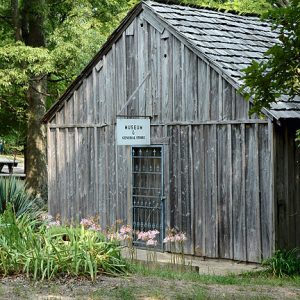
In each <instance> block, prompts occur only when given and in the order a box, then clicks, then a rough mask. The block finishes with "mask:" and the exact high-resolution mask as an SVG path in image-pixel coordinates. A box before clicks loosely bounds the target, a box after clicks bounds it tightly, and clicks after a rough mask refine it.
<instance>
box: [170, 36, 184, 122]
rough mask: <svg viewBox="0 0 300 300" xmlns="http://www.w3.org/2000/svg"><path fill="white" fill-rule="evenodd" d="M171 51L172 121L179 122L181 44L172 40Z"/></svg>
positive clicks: (180, 106) (180, 105)
mask: <svg viewBox="0 0 300 300" xmlns="http://www.w3.org/2000/svg"><path fill="white" fill-rule="evenodd" d="M172 50H173V68H172V70H173V72H172V78H173V119H174V120H175V121H179V120H181V110H182V83H181V82H182V78H183V77H182V57H181V43H180V42H179V41H178V40H177V39H176V38H174V39H173V40H172Z"/></svg>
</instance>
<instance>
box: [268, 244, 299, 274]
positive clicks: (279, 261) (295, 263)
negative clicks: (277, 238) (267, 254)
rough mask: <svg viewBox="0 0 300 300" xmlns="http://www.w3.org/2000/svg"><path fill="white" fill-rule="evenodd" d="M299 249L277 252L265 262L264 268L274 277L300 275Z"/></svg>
mask: <svg viewBox="0 0 300 300" xmlns="http://www.w3.org/2000/svg"><path fill="white" fill-rule="evenodd" d="M299 254H300V253H299V249H297V248H295V249H292V250H288V251H287V250H277V251H276V252H275V253H274V255H273V256H272V257H271V258H269V259H267V260H265V261H264V262H263V266H265V267H267V269H268V271H269V272H271V273H272V274H273V275H274V276H278V277H284V276H294V275H300V257H299Z"/></svg>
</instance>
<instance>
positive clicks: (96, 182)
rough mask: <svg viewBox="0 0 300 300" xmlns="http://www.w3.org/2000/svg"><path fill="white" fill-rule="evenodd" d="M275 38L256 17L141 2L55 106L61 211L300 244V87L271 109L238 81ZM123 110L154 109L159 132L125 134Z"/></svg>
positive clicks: (245, 246) (53, 182)
mask: <svg viewBox="0 0 300 300" xmlns="http://www.w3.org/2000/svg"><path fill="white" fill-rule="evenodd" d="M275 42H276V34H275V33H273V32H272V31H271V29H270V26H269V25H268V24H266V23H262V22H261V21H260V20H259V18H257V17H254V16H241V15H237V14H232V13H225V12H218V11H213V10H208V9H201V8H192V7H187V6H179V5H171V4H163V3H156V2H152V1H144V2H141V3H140V4H138V5H137V6H136V7H135V8H134V9H133V10H132V11H131V12H129V14H128V15H127V16H126V18H125V19H124V20H123V21H122V23H121V24H120V26H119V27H118V28H117V29H116V30H115V31H114V32H113V34H112V35H111V36H110V38H109V39H108V41H107V42H106V43H105V45H104V46H103V47H102V49H101V50H100V51H99V53H98V54H97V55H96V56H95V57H94V59H93V60H92V61H91V62H90V63H89V64H88V66H87V67H86V68H85V69H84V70H83V71H82V73H81V74H80V75H79V76H78V78H77V79H76V80H75V81H74V82H73V83H72V84H71V86H70V87H69V88H68V90H67V91H66V92H65V94H64V95H63V96H62V97H61V98H60V99H59V100H58V101H57V103H55V104H54V106H53V107H52V108H51V109H50V110H49V111H48V112H47V114H46V115H45V117H44V122H46V123H47V126H48V169H49V179H48V182H49V189H48V191H49V193H48V197H49V211H50V214H52V215H56V214H60V215H61V217H62V218H63V219H80V218H82V217H87V216H92V215H96V214H98V215H99V216H100V222H101V225H102V226H103V227H104V226H106V225H111V224H114V222H115V221H116V220H117V219H122V220H124V222H127V223H129V224H131V225H132V226H133V227H134V229H135V230H149V229H154V228H157V229H158V230H159V231H160V232H161V238H162V237H163V236H164V235H165V233H166V230H167V228H173V227H175V228H177V229H178V230H181V231H184V232H186V233H187V237H188V241H187V242H186V246H185V252H186V253H187V254H192V255H198V256H205V257H212V258H227V259H234V260H241V261H251V262H260V261H261V260H262V259H264V258H266V257H269V256H270V255H271V254H272V252H273V251H274V249H275V248H290V247H296V246H300V162H299V161H300V151H299V148H297V145H296V143H295V130H296V129H297V128H300V122H299V119H300V100H299V99H298V100H297V99H295V101H293V102H288V101H287V99H285V98H283V99H282V101H280V102H278V103H276V104H274V105H273V106H272V108H271V109H268V110H267V109H265V110H264V111H263V113H264V115H265V118H264V119H262V118H258V117H257V116H252V117H249V115H248V110H249V105H251V104H249V102H247V101H245V100H244V99H243V98H242V96H241V95H240V94H239V93H238V91H237V89H238V88H239V86H240V84H241V79H240V78H241V76H242V69H243V68H245V67H246V66H248V65H249V64H250V63H251V61H252V60H253V59H256V60H260V59H261V58H262V56H263V53H264V52H265V51H266V50H267V49H268V48H269V47H270V46H272V45H273V44H274V43H275ZM121 116H122V117H123V118H124V117H125V118H141V117H144V118H146V119H150V123H151V126H150V130H151V143H150V145H146V146H145V145H144V146H139V145H135V146H119V145H117V144H116V138H115V136H116V121H117V118H118V117H121ZM160 242H161V240H160ZM161 247H163V245H161Z"/></svg>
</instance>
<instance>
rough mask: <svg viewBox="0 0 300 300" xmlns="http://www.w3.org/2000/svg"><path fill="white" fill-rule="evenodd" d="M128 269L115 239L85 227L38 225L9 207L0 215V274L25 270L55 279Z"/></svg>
mask: <svg viewBox="0 0 300 300" xmlns="http://www.w3.org/2000/svg"><path fill="white" fill-rule="evenodd" d="M126 270H127V266H126V263H125V262H124V261H123V259H122V258H121V255H120V248H119V247H118V246H117V244H116V243H114V242H107V241H105V240H104V237H103V236H102V235H101V234H99V233H98V232H96V231H92V230H86V229H84V228H83V227H80V228H78V227H77V228H76V227H63V226H62V227H60V228H59V230H58V229H57V228H55V227H47V226H46V224H43V225H41V226H39V224H38V221H34V220H32V219H31V218H29V217H28V216H27V215H26V214H23V215H22V216H21V217H18V218H17V217H16V216H15V214H14V212H13V209H12V208H11V207H10V206H8V207H7V209H6V211H5V212H4V214H3V215H2V217H1V218H0V273H1V274H2V275H4V276H6V275H10V274H20V273H24V274H26V275H27V276H28V277H30V278H32V279H34V280H38V279H41V280H43V279H52V278H54V277H58V276H61V275H70V276H79V275H83V276H89V277H90V278H91V279H92V280H94V279H95V277H96V275H97V274H100V273H107V274H120V273H125V272H126Z"/></svg>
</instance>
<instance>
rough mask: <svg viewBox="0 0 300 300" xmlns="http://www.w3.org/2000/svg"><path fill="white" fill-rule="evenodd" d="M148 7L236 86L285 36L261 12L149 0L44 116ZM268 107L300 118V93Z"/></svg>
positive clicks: (277, 116) (270, 112)
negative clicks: (280, 36) (246, 70)
mask: <svg viewBox="0 0 300 300" xmlns="http://www.w3.org/2000/svg"><path fill="white" fill-rule="evenodd" d="M143 10H144V11H147V12H148V15H150V16H151V18H153V19H157V20H159V22H160V24H161V25H160V26H165V27H166V28H167V29H169V30H171V31H172V33H173V34H176V35H177V36H180V37H181V40H183V42H184V43H186V44H187V46H190V47H192V48H193V49H195V50H196V53H198V54H199V56H201V57H202V58H204V59H205V60H206V61H207V62H208V63H209V64H211V65H212V66H214V67H215V68H216V69H217V70H219V72H220V73H221V74H222V75H223V76H224V78H225V79H228V80H229V82H230V83H231V84H233V85H234V86H235V87H236V88H238V87H239V86H240V85H241V83H242V81H241V77H242V76H243V69H244V68H246V67H247V66H249V65H250V64H251V62H252V60H257V61H261V60H263V59H264V56H263V55H264V53H265V52H266V51H267V50H268V49H269V48H270V47H272V46H273V45H274V44H275V43H278V42H279V41H278V39H277V34H276V32H274V31H272V30H271V26H270V24H268V23H267V22H262V21H261V20H260V19H259V18H258V17H254V16H246V15H244V16H243V15H237V14H233V13H227V12H220V11H213V10H208V9H202V8H194V7H189V6H182V5H174V4H164V3H158V2H153V1H143V2H141V3H140V4H138V5H137V6H136V7H135V8H133V9H132V10H131V11H130V12H129V14H128V15H127V16H126V18H125V19H124V20H123V21H122V23H121V24H120V26H119V27H118V28H117V29H116V30H115V31H114V32H113V33H112V35H111V36H110V37H109V39H108V41H107V42H106V43H105V44H104V45H103V47H102V48H101V49H100V51H99V52H98V53H97V54H96V56H95V57H94V58H93V59H92V61H91V62H90V63H89V64H88V65H87V67H86V68H85V69H84V70H83V71H82V73H81V74H80V75H79V76H78V77H77V78H76V79H75V81H74V82H73V83H72V84H71V85H70V87H69V88H68V89H67V91H66V92H65V93H64V95H62V97H61V98H60V99H59V100H58V101H57V102H56V103H55V104H54V105H53V106H52V108H51V109H50V110H49V111H48V112H47V113H46V115H45V116H44V118H43V121H44V122H47V121H48V120H50V118H51V117H52V116H53V115H54V113H55V112H56V111H57V110H59V108H60V107H61V105H62V103H63V102H64V101H65V100H66V99H67V98H68V95H69V94H70V93H71V92H72V91H73V90H74V89H76V87H77V86H78V85H79V84H80V82H81V81H82V80H83V78H84V77H85V76H86V75H87V74H89V73H90V72H91V70H92V68H93V67H94V66H95V65H96V64H97V63H98V62H99V61H100V60H101V59H102V57H103V56H104V55H105V54H106V53H107V52H108V51H110V49H111V47H112V44H113V43H114V42H115V41H116V40H118V38H119V37H120V36H121V34H122V32H123V31H124V30H126V28H127V27H128V26H129V25H130V23H131V22H132V20H133V19H134V18H135V17H136V16H137V15H138V14H139V13H140V12H141V11H143ZM264 113H266V115H268V116H269V117H272V118H275V119H277V120H279V119H291V118H292V119H294V118H296V119H300V97H296V98H295V99H294V101H292V102H291V101H289V99H288V97H285V96H283V97H282V98H281V99H280V101H278V102H277V103H274V104H272V107H271V109H265V110H264Z"/></svg>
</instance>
